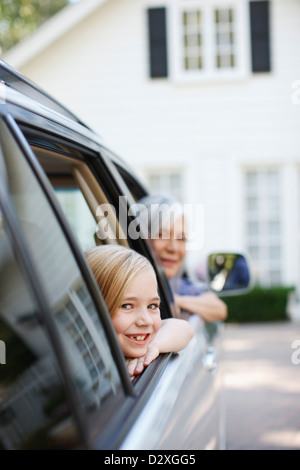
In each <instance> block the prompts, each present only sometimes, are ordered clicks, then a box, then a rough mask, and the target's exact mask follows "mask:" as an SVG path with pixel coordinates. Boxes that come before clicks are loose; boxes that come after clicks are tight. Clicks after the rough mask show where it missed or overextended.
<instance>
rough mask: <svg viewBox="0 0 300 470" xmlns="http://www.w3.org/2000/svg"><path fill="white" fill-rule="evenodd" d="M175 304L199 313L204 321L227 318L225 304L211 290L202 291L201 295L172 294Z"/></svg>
mask: <svg viewBox="0 0 300 470" xmlns="http://www.w3.org/2000/svg"><path fill="white" fill-rule="evenodd" d="M174 298H175V302H176V305H177V306H178V307H179V308H181V310H186V311H188V312H190V313H194V314H195V315H199V316H200V317H201V318H203V320H204V321H206V322H214V321H222V320H225V319H226V318H227V305H226V304H225V303H224V302H223V301H222V300H221V299H219V297H218V296H217V295H216V294H214V293H213V292H204V293H203V294H201V295H196V296H190V295H178V294H175V295H174Z"/></svg>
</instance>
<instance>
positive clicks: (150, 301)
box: [112, 269, 161, 358]
mask: <svg viewBox="0 0 300 470" xmlns="http://www.w3.org/2000/svg"><path fill="white" fill-rule="evenodd" d="M159 306H160V298H159V296H158V293H157V281H156V276H155V273H154V271H153V270H152V269H144V270H143V271H141V272H140V273H139V274H137V275H136V276H135V277H134V278H133V279H132V281H131V282H130V284H129V286H128V289H127V291H126V292H125V294H124V298H123V299H122V303H121V305H120V306H119V307H118V308H117V310H116V311H115V312H114V313H113V315H112V322H113V325H114V328H115V330H116V333H117V337H118V340H119V343H120V346H121V349H122V351H123V354H124V355H125V357H132V358H133V357H142V356H144V355H145V354H146V352H147V348H148V345H149V343H150V342H151V341H152V340H153V339H154V337H155V335H156V333H157V331H158V330H159V328H160V326H161V318H160V309H159Z"/></svg>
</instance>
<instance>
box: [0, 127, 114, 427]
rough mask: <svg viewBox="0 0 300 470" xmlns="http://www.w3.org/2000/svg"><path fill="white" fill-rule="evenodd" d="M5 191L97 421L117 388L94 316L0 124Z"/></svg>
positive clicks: (45, 207) (41, 199) (43, 202)
mask: <svg viewBox="0 0 300 470" xmlns="http://www.w3.org/2000/svg"><path fill="white" fill-rule="evenodd" d="M0 135H1V144H2V153H3V156H4V160H5V165H6V172H7V184H8V189H9V192H10V195H11V199H12V201H13V204H14V207H15V211H16V213H17V216H18V218H19V221H20V224H21V226H22V229H23V233H24V235H25V238H26V242H27V244H28V247H29V249H30V252H31V256H32V259H33V261H34V263H35V266H36V268H37V271H38V275H39V277H40V280H41V283H42V284H43V286H44V289H45V292H46V294H47V296H48V301H49V304H50V306H51V310H52V312H53V315H54V319H55V321H56V324H57V327H58V331H59V332H60V334H61V336H62V341H63V343H64V345H65V349H66V354H67V357H68V361H69V364H70V370H71V373H72V379H73V383H74V387H75V388H76V389H77V391H78V394H79V396H80V400H81V403H82V406H83V407H84V409H85V410H86V412H87V414H93V412H94V411H95V410H98V409H101V419H105V412H106V411H107V412H108V411H109V409H110V406H112V407H113V406H115V405H114V403H115V400H116V397H117V396H119V394H122V392H121V384H120V378H119V374H118V371H117V368H116V365H115V363H114V361H113V358H112V352H111V350H110V347H109V344H108V342H107V339H106V335H105V332H104V330H103V327H102V325H101V323H100V319H99V316H98V313H97V311H96V309H95V306H94V303H93V302H92V299H91V297H90V294H89V292H88V289H87V286H86V284H85V282H84V281H83V278H82V276H81V273H80V271H79V268H78V266H77V263H76V262H75V259H74V257H73V254H72V252H71V249H70V247H69V245H68V244H67V241H66V239H65V237H64V235H63V233H62V230H61V227H60V225H59V224H58V222H57V220H56V218H55V216H54V213H53V211H52V209H51V207H50V206H49V203H48V201H47V199H46V196H45V195H44V193H43V191H42V190H41V187H40V186H39V184H38V182H37V180H36V179H35V176H34V174H33V172H32V170H31V169H30V167H29V165H28V164H27V162H26V160H25V158H24V156H23V154H22V152H21V150H20V148H19V147H18V146H17V145H16V143H15V142H14V140H13V138H12V136H11V134H10V133H9V131H8V130H7V128H6V127H5V125H4V124H3V123H0Z"/></svg>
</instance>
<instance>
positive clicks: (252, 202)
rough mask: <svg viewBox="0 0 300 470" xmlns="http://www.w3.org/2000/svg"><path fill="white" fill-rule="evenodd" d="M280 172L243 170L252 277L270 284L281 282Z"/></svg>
mask: <svg viewBox="0 0 300 470" xmlns="http://www.w3.org/2000/svg"><path fill="white" fill-rule="evenodd" d="M280 205H281V201H280V172H279V171H278V170H277V169H266V170H261V171H258V170H248V171H246V173H245V217H246V242H247V249H248V253H249V256H250V259H251V262H252V266H253V271H254V277H255V281H256V282H257V283H258V284H261V285H266V286H271V285H278V284H280V283H281V282H282V278H281V273H282V243H281V232H282V224H281V211H280Z"/></svg>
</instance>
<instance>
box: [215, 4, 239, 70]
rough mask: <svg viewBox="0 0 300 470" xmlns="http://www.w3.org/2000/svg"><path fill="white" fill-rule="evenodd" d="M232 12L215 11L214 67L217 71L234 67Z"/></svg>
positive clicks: (230, 10) (229, 10)
mask: <svg viewBox="0 0 300 470" xmlns="http://www.w3.org/2000/svg"><path fill="white" fill-rule="evenodd" d="M234 28H235V25H234V11H233V10H232V9H226V8H223V9H216V10H215V65H216V67H217V68H218V69H228V68H229V69H230V68H234V67H235V63H236V59H235V55H236V54H235V34H234Z"/></svg>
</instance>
